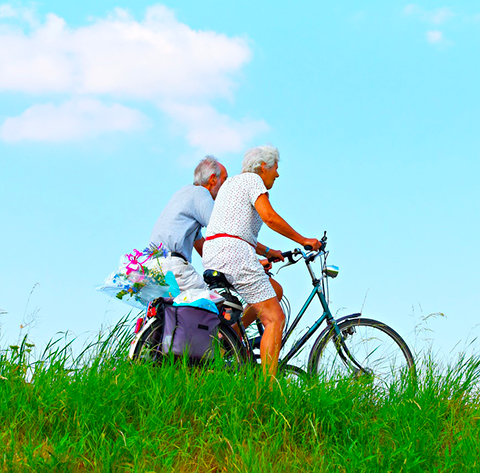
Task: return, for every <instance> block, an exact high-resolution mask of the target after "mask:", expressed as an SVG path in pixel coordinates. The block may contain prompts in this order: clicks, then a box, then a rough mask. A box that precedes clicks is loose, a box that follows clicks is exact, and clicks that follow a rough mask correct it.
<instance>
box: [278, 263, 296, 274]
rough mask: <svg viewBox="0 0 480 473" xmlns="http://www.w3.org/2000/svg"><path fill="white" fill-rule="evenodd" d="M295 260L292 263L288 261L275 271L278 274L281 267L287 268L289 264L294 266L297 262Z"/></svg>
mask: <svg viewBox="0 0 480 473" xmlns="http://www.w3.org/2000/svg"><path fill="white" fill-rule="evenodd" d="M295 263H296V261H295V262H293V263H291V262H290V261H289V262H288V263H287V264H284V265H283V266H280V268H278V271H277V272H276V273H275V274H278V273H279V272H280V270H281V269H283V268H286V267H287V266H292V264H295Z"/></svg>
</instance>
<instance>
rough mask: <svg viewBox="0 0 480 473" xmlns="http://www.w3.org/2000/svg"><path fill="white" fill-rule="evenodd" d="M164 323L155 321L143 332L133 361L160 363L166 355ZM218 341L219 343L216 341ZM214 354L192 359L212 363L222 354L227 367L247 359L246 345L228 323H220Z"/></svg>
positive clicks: (193, 361) (213, 348)
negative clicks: (163, 341)
mask: <svg viewBox="0 0 480 473" xmlns="http://www.w3.org/2000/svg"><path fill="white" fill-rule="evenodd" d="M162 334H163V324H162V322H161V321H160V320H156V321H155V322H153V323H152V324H151V325H150V326H149V327H148V328H147V329H146V330H145V331H144V332H143V333H141V334H140V337H139V339H138V341H137V342H136V346H135V349H134V351H133V355H132V360H133V361H137V362H138V361H144V362H149V363H152V364H155V365H159V364H161V363H162V361H163V360H164V359H165V357H166V355H165V354H164V353H163V351H162ZM216 342H218V343H216ZM212 353H213V356H212V355H210V356H208V355H207V356H206V358H205V359H202V360H198V359H192V360H191V362H192V364H195V365H198V364H201V363H207V362H208V363H210V362H211V361H212V359H214V358H215V356H217V355H220V357H221V358H222V359H223V362H224V363H223V365H224V366H227V367H233V366H237V365H238V366H240V365H242V364H243V363H244V362H245V361H246V359H247V353H246V349H245V347H244V345H243V344H242V343H241V341H240V340H239V338H238V335H237V334H236V333H235V331H234V330H233V329H232V328H231V327H228V326H226V325H219V328H218V332H217V334H216V335H215V336H214V341H213V343H212Z"/></svg>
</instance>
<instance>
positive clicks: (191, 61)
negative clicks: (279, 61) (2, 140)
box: [0, 5, 265, 151]
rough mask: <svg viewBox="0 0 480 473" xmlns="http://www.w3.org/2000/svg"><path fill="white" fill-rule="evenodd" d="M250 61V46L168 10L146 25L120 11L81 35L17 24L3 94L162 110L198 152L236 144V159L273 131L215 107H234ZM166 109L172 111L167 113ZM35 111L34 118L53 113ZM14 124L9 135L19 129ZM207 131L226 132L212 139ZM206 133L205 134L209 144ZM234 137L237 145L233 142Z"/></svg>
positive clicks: (0, 82) (5, 61) (60, 23)
mask: <svg viewBox="0 0 480 473" xmlns="http://www.w3.org/2000/svg"><path fill="white" fill-rule="evenodd" d="M1 11H3V14H4V16H5V17H6V16H9V17H14V16H15V15H17V16H20V12H19V11H17V10H15V9H13V7H11V6H9V5H7V6H5V5H4V6H3V10H0V12H1ZM1 24H2V23H1V22H0V26H1ZM250 59H251V51H250V48H249V45H248V42H247V40H246V39H243V38H240V37H233V38H232V37H227V36H226V35H224V34H220V33H217V32H214V31H200V30H194V29H192V28H190V27H189V26H188V25H186V24H183V23H181V22H179V21H178V20H177V19H176V18H175V16H174V14H173V12H172V10H170V9H168V8H166V7H164V6H162V5H157V6H153V7H151V8H149V9H148V10H147V11H146V14H145V16H144V18H143V19H142V20H141V21H138V20H136V19H135V18H133V17H132V16H131V15H130V14H129V13H128V12H126V11H125V10H122V9H116V10H115V11H114V12H113V13H112V14H111V15H110V16H108V17H106V18H103V19H96V20H94V21H92V22H91V23H90V24H88V25H86V26H80V27H69V26H68V25H67V23H66V22H65V20H63V19H62V18H60V17H58V16H57V15H54V14H49V15H47V17H46V19H45V21H43V22H37V24H33V23H30V27H29V28H28V30H27V31H24V29H21V28H13V27H12V26H11V24H10V26H9V27H8V28H3V29H0V93H1V92H2V91H5V92H6V91H15V92H23V93H27V94H30V95H32V96H40V97H41V96H42V95H44V94H50V96H51V94H62V96H65V94H67V95H71V96H72V97H73V96H81V95H87V96H89V97H94V96H97V97H99V98H100V97H101V98H102V100H103V99H104V97H110V98H111V99H112V100H115V101H116V102H118V101H121V100H123V99H128V100H131V99H136V100H142V101H147V102H151V103H153V104H155V105H157V106H158V104H160V105H159V106H160V108H161V109H162V111H164V112H166V113H168V114H169V115H170V116H171V117H172V118H173V119H176V120H178V122H179V124H180V125H181V126H183V127H185V129H186V136H187V139H188V141H189V142H190V144H192V145H194V146H201V147H203V146H206V147H208V146H209V145H208V142H209V143H210V146H218V147H220V148H222V147H223V148H225V149H227V148H228V146H227V145H226V143H227V141H230V142H231V147H230V149H231V150H232V151H233V150H235V151H236V150H237V146H238V145H237V143H238V141H241V142H242V145H241V146H243V143H244V141H245V140H248V139H249V137H251V136H252V135H253V134H255V133H254V130H255V129H258V130H264V129H265V126H259V123H264V122H261V121H260V122H259V121H249V120H243V121H242V120H241V121H236V120H233V119H231V118H230V117H226V116H223V115H220V114H219V113H218V112H216V110H215V109H213V107H212V106H211V105H210V102H211V101H212V100H216V99H218V98H222V99H226V100H230V101H231V100H232V99H233V96H234V90H235V87H236V83H235V76H236V75H238V74H239V72H240V70H241V68H242V67H243V66H244V65H245V64H246V63H247V62H248V61H249V60H250ZM166 103H168V104H169V106H168V107H167V108H164V107H163V104H166ZM198 103H201V104H205V106H203V107H200V108H198V110H197V112H198V113H195V114H193V115H194V116H195V119H193V118H188V119H187V118H186V115H185V114H183V113H172V112H171V110H173V108H175V107H176V109H177V110H179V109H181V108H182V107H185V106H186V105H185V104H198ZM34 107H35V106H34ZM34 107H32V109H30V110H29V111H32V110H36V111H37V112H38V111H39V110H43V111H46V109H45V108H38V109H36V108H34ZM38 107H41V106H38ZM172 107H173V108H172ZM193 108H195V107H193ZM26 114H27V112H25V114H24V115H26ZM193 115H192V116H193ZM214 116H215V117H216V118H215V119H214V118H212V117H214ZM22 117H23V115H22ZM219 117H222V118H221V119H220V118H219ZM24 118H25V117H24ZM10 120H13V121H14V122H15V120H17V118H13V119H10ZM7 122H8V123H7ZM7 122H6V123H5V124H4V127H3V129H5V127H7V128H8V127H10V126H11V125H10V124H9V123H12V122H11V121H8V120H7ZM204 123H212V125H213V126H214V127H216V129H217V131H219V130H222V132H221V133H220V134H215V133H207V130H205V126H204ZM220 124H221V125H220ZM7 125H8V126H7ZM198 129H203V130H204V137H203V138H200V137H199V136H198V131H197V130H198ZM229 133H231V139H230V140H226V139H225V138H224V137H225V136H227V135H228V134H229ZM207 135H208V136H209V139H207V138H206V136H207Z"/></svg>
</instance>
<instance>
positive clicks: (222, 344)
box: [213, 324, 248, 369]
mask: <svg viewBox="0 0 480 473" xmlns="http://www.w3.org/2000/svg"><path fill="white" fill-rule="evenodd" d="M213 354H214V359H215V358H218V357H220V358H221V359H222V360H223V363H222V365H223V366H225V367H226V368H233V369H237V368H240V367H241V366H242V365H244V364H245V363H246V362H247V360H248V355H247V350H246V348H245V345H244V344H243V343H242V341H241V340H240V338H239V337H238V335H237V333H236V332H235V330H233V329H232V328H231V327H228V326H227V325H222V324H221V325H220V326H219V328H218V334H217V336H216V337H214V343H213Z"/></svg>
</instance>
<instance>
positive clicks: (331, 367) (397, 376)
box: [308, 318, 416, 387]
mask: <svg viewBox="0 0 480 473" xmlns="http://www.w3.org/2000/svg"><path fill="white" fill-rule="evenodd" d="M338 328H339V329H340V332H341V333H342V335H343V338H344V340H345V344H346V346H347V348H348V350H349V351H350V353H351V354H352V355H353V357H354V358H355V360H357V361H358V363H359V364H360V365H361V366H362V368H364V369H363V370H355V369H352V367H351V366H348V365H347V364H346V363H345V362H344V361H343V360H342V358H341V356H340V352H339V350H338V349H337V341H336V339H337V337H336V336H335V332H334V330H333V329H325V330H324V331H323V332H322V333H321V334H320V336H319V337H318V338H317V340H316V341H315V343H314V345H313V348H312V351H311V353H310V357H309V362H308V369H309V372H310V373H311V374H313V375H320V376H321V377H322V378H323V379H324V380H326V381H330V380H334V379H338V377H344V376H355V377H359V375H362V374H365V375H368V377H369V378H370V379H371V380H372V381H373V383H374V385H376V386H384V387H385V386H390V385H392V384H393V383H402V382H403V381H404V380H405V379H409V378H411V377H412V376H413V378H415V376H416V372H415V362H414V359H413V356H412V352H411V351H410V349H409V347H408V345H407V344H406V342H405V341H404V340H403V338H402V337H401V336H400V335H399V334H398V333H397V332H396V331H395V330H393V329H392V328H391V327H389V326H388V325H386V324H384V323H383V322H378V321H377V320H373V319H364V318H354V319H347V320H345V321H343V322H341V323H340V324H339V325H338ZM363 378H364V379H365V377H363Z"/></svg>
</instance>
